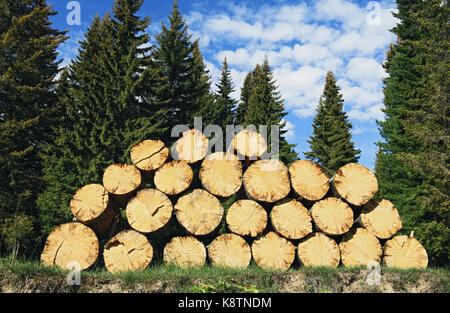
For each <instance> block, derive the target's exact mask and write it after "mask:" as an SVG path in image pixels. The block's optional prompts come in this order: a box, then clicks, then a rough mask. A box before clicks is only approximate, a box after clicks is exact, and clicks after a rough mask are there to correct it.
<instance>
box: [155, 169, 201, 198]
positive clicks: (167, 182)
mask: <svg viewBox="0 0 450 313" xmlns="http://www.w3.org/2000/svg"><path fill="white" fill-rule="evenodd" d="M153 179H154V183H155V186H156V188H158V190H160V191H162V192H164V193H165V194H166V195H171V196H174V195H178V194H180V193H182V192H183V191H185V190H187V189H188V188H189V186H190V185H191V183H192V180H193V179H194V172H193V171H192V168H191V167H190V166H189V164H187V163H186V162H185V161H172V162H169V163H166V164H164V165H163V166H161V167H160V168H159V169H158V170H157V171H156V172H155V176H154V178H153Z"/></svg>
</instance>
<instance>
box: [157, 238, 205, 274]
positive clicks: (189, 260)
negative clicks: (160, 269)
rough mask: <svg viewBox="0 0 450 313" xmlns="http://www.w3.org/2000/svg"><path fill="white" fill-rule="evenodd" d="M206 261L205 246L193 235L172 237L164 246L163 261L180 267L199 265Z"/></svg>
mask: <svg viewBox="0 0 450 313" xmlns="http://www.w3.org/2000/svg"><path fill="white" fill-rule="evenodd" d="M205 261H206V248H205V246H204V245H203V244H202V243H201V242H200V241H198V240H197V239H196V238H195V237H192V236H186V237H174V238H172V240H171V241H170V242H169V243H168V244H167V245H166V246H165V247H164V262H165V263H166V264H174V265H178V266H180V267H200V266H203V265H204V264H205Z"/></svg>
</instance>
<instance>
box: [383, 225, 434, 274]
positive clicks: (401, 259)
mask: <svg viewBox="0 0 450 313" xmlns="http://www.w3.org/2000/svg"><path fill="white" fill-rule="evenodd" d="M383 262H384V263H385V264H386V266H388V267H397V268H426V267H427V265H428V255H427V251H426V250H425V249H424V247H423V246H422V245H421V244H420V242H419V241H418V240H417V239H416V238H414V232H411V234H410V235H409V237H408V236H405V235H403V236H395V237H394V238H392V239H390V240H388V241H386V243H385V245H384V256H383Z"/></svg>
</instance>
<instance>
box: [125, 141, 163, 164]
mask: <svg viewBox="0 0 450 313" xmlns="http://www.w3.org/2000/svg"><path fill="white" fill-rule="evenodd" d="M168 156H169V149H168V148H167V147H166V146H165V145H164V143H163V142H162V141H161V140H144V141H143V142H141V143H139V144H137V145H136V146H134V147H133V148H132V149H131V152H130V157H131V161H132V162H133V164H134V166H136V167H137V168H138V169H140V170H141V171H153V170H155V169H157V168H159V167H160V166H161V165H163V164H164V162H166V160H167V158H168Z"/></svg>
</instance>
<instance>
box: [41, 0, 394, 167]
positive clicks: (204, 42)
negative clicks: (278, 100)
mask: <svg viewBox="0 0 450 313" xmlns="http://www.w3.org/2000/svg"><path fill="white" fill-rule="evenodd" d="M69 2H70V1H66V0H58V1H56V0H53V1H52V0H48V3H52V4H53V8H54V9H55V10H56V11H57V12H58V15H56V16H54V17H53V18H52V21H53V23H54V25H53V26H54V27H56V28H58V29H66V30H68V31H69V33H68V35H69V36H71V38H70V39H69V40H68V41H67V42H66V43H65V44H64V45H62V46H61V47H60V48H59V51H60V56H61V57H62V58H64V62H63V64H68V63H69V62H70V59H71V58H74V57H75V56H76V54H77V49H78V41H79V40H81V39H82V38H83V35H84V32H85V30H86V28H87V27H88V26H89V24H90V23H91V21H92V20H93V17H94V16H95V15H96V14H97V13H98V14H99V15H100V16H104V15H105V13H106V11H108V10H110V9H111V7H112V6H113V2H114V0H108V1H103V0H102V1H99V0H97V1H87V0H79V1H77V2H78V3H79V5H80V14H81V25H69V24H68V23H67V15H68V14H69V13H70V12H71V10H68V9H67V4H68V3H69ZM178 2H179V5H180V10H181V12H182V14H183V16H184V18H185V19H186V21H187V24H188V26H189V28H188V29H189V32H190V33H191V34H192V35H193V38H200V48H201V51H202V53H203V56H204V59H205V62H206V64H207V66H208V69H209V71H210V74H211V77H212V81H213V83H216V82H217V80H218V79H219V75H220V68H221V63H222V61H223V59H224V58H225V57H226V58H227V60H228V63H229V67H230V69H231V73H232V78H233V82H234V85H235V89H236V92H235V94H234V96H235V98H236V99H238V98H239V91H240V88H241V86H242V82H243V80H244V78H245V75H246V74H247V73H248V72H249V71H250V70H252V69H253V68H254V66H255V65H256V64H257V63H261V62H262V60H263V58H264V56H266V55H267V57H268V59H269V63H270V65H271V67H272V69H273V71H274V76H275V79H276V80H277V83H278V85H279V90H280V92H281V95H282V97H283V98H284V100H285V106H286V109H287V111H288V112H289V114H288V116H287V117H286V120H287V125H288V127H289V132H288V140H289V142H291V143H295V144H297V147H296V151H297V152H298V153H299V155H300V158H304V155H303V152H306V151H308V149H309V145H308V143H307V140H308V139H309V136H310V135H311V133H312V120H313V118H314V114H315V107H316V106H317V104H318V101H319V97H320V94H321V92H322V90H323V84H324V80H325V75H326V73H327V71H328V70H332V71H333V72H334V73H335V75H336V77H337V80H338V85H339V86H340V87H341V89H342V93H343V96H344V100H345V103H344V110H345V111H346V112H347V113H348V115H349V118H350V122H351V123H352V124H353V141H354V142H355V145H356V147H357V148H359V149H361V151H362V153H361V158H360V163H361V164H363V165H365V166H367V167H369V168H371V169H373V167H374V163H375V154H376V151H377V148H376V145H375V142H377V141H380V140H381V137H380V135H379V132H378V129H377V125H376V120H381V119H383V113H382V112H381V108H382V107H383V104H382V102H383V93H382V81H381V80H382V78H383V77H385V76H386V73H385V72H384V70H383V68H382V66H381V64H382V63H383V62H384V60H385V54H386V50H387V48H388V46H389V44H390V43H392V42H394V40H395V37H394V35H393V34H392V33H391V32H390V31H389V29H391V28H392V27H394V26H395V23H396V20H395V18H394V17H393V16H392V11H395V2H394V1H393V0H387V1H351V0H316V1H301V0H295V1H294V0H272V1H266V0H233V1H229V0H226V1H225V0H214V1H211V0H189V1H188V0H179V1H178ZM171 8H172V1H154V0H153V1H152V0H145V1H144V5H143V7H142V9H141V11H140V15H141V16H151V19H152V24H151V26H150V28H149V32H150V34H152V35H153V34H155V33H158V32H159V31H160V29H161V21H164V22H165V24H166V25H167V23H168V22H167V16H168V15H169V14H170V10H171ZM153 38H154V37H153ZM153 38H152V40H153Z"/></svg>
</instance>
